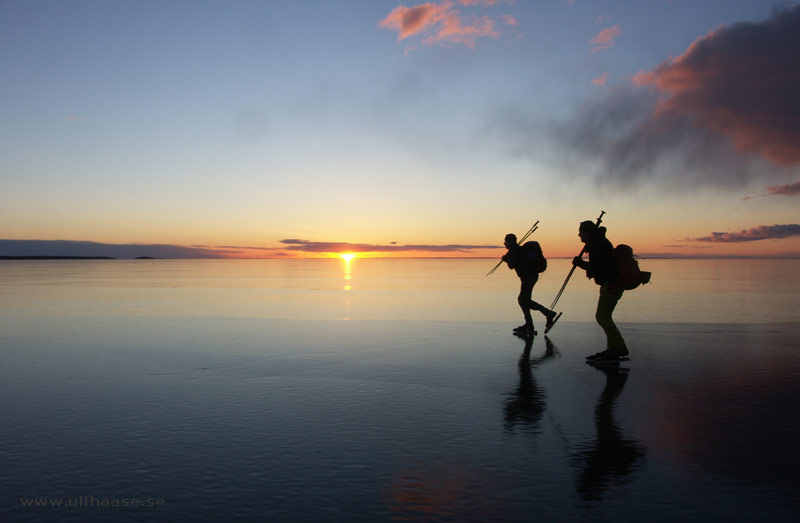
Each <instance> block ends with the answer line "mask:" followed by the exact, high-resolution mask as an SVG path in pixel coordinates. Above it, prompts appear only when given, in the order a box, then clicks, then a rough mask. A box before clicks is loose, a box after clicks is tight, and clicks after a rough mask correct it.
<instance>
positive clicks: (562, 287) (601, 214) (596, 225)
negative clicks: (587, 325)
mask: <svg viewBox="0 0 800 523" xmlns="http://www.w3.org/2000/svg"><path fill="white" fill-rule="evenodd" d="M605 213H606V211H600V216H598V217H597V222H596V223H595V224H594V226H595V228H597V227H600V222H601V221H603V215H604V214H605ZM585 252H586V244H584V246H583V249H581V252H580V254H578V258H580V257H582V256H583V253H585ZM575 267H577V266H576V265H573V266H572V268H571V269H570V270H569V274H567V279H566V280H564V285H562V286H561V289H560V290H559V291H558V294H556V298H555V299H554V300H553V304H552V305H550V310H553V309H555V308H556V303H558V299H559V298H561V294H562V293H563V292H564V289H566V287H567V283H569V279H570V278H572V273H573V272H575ZM559 316H560V315H559Z"/></svg>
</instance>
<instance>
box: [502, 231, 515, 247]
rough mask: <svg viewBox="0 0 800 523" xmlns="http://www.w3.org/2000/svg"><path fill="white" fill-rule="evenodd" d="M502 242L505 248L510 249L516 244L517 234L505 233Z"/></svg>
mask: <svg viewBox="0 0 800 523" xmlns="http://www.w3.org/2000/svg"><path fill="white" fill-rule="evenodd" d="M503 244H504V245H505V246H506V249H510V248H511V247H514V246H516V245H517V235H516V234H513V233H508V234H506V238H505V240H503Z"/></svg>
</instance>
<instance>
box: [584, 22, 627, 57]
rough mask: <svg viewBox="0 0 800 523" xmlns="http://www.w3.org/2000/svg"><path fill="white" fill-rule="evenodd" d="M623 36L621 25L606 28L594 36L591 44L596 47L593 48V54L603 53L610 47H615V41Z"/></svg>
mask: <svg viewBox="0 0 800 523" xmlns="http://www.w3.org/2000/svg"><path fill="white" fill-rule="evenodd" d="M620 34H622V30H621V29H620V27H619V25H614V26H611V27H606V28H605V29H603V30H601V31H600V32H599V33H597V34H596V35H594V36H593V37H592V39H591V40H589V43H590V44H592V45H593V46H594V48H592V52H593V53H594V52H595V51H601V50H603V49H608V48H609V47H613V46H614V43H615V42H614V39H615V38H616V37H618V36H619V35H620Z"/></svg>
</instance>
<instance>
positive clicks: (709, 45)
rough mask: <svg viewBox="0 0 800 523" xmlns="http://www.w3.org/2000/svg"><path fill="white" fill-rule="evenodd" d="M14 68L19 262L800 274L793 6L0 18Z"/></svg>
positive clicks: (245, 6) (8, 195)
mask: <svg viewBox="0 0 800 523" xmlns="http://www.w3.org/2000/svg"><path fill="white" fill-rule="evenodd" d="M0 66H1V67H2V71H3V74H2V75H0V224H1V225H0V256H13V255H111V256H121V257H133V256H135V255H153V256H157V257H160V256H164V257H296V256H328V255H330V253H339V252H356V253H360V255H361V256H497V255H499V254H501V253H502V242H503V237H504V235H505V234H506V233H508V232H514V233H516V234H517V235H519V236H521V235H522V234H524V233H525V232H526V231H527V230H528V229H529V228H530V227H531V225H532V224H533V223H534V222H536V221H537V220H538V221H539V227H538V229H537V231H536V232H535V233H534V235H533V236H532V237H531V238H532V239H536V240H538V241H539V242H540V243H541V244H542V246H543V249H544V252H545V254H546V255H547V256H548V257H557V256H572V255H574V254H576V253H577V251H579V250H580V248H581V246H582V245H581V244H580V242H579V240H578V236H577V228H578V223H579V222H580V221H583V220H587V219H590V220H595V219H596V218H597V216H598V215H599V214H600V211H601V210H602V211H605V212H606V214H605V215H604V218H603V224H604V225H605V226H606V227H607V228H608V237H609V238H610V239H611V241H612V242H613V243H615V244H616V243H626V244H629V245H631V246H633V248H634V251H635V252H637V253H639V254H650V255H662V256H676V257H682V256H690V257H691V256H782V257H785V256H788V257H800V216H799V215H798V212H797V209H798V201H800V101H798V94H797V93H800V2H797V1H785V2H775V3H770V2H769V1H764V0H730V1H726V2H717V1H710V0H709V1H697V0H691V1H690V0H636V1H634V0H629V1H624V0H615V1H602V0H593V1H589V0H541V1H535V2H533V1H523V0H516V1H512V0H437V1H430V2H424V3H421V2H420V3H414V2H411V3H407V4H402V3H398V2H396V1H383V0H336V1H323V0H320V1H310V0H309V1H305V0H298V1H295V2H264V1H221V0H220V1H203V0H192V1H178V0H166V1H164V0H159V1H155V0H152V1H151V0H136V1H127V0H116V1H113V2H108V1H105V0H96V1H93V0H57V1H46V0H2V1H0ZM109 253H111V254H109Z"/></svg>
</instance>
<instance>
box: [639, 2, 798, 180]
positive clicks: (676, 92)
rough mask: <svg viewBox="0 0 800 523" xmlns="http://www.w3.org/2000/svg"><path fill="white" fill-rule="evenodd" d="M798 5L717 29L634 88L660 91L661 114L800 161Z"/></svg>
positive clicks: (743, 147) (770, 156) (743, 148)
mask: <svg viewBox="0 0 800 523" xmlns="http://www.w3.org/2000/svg"><path fill="white" fill-rule="evenodd" d="M798 48H800V6H798V7H795V8H792V9H786V10H782V11H778V12H776V14H775V15H774V16H773V17H772V18H771V19H768V20H766V21H764V22H760V23H751V22H742V23H737V24H734V25H732V26H730V27H719V28H717V29H715V30H714V31H711V32H709V33H708V34H707V35H705V36H702V37H700V38H698V39H697V40H696V41H695V42H693V43H692V44H691V45H690V46H689V47H688V48H687V49H686V51H685V52H684V53H683V54H682V55H680V56H678V57H676V58H672V57H670V58H669V59H667V60H666V61H664V62H663V63H662V64H661V65H659V66H658V67H656V68H655V69H653V70H652V71H640V72H639V73H637V74H636V76H635V77H634V78H633V82H634V83H635V84H636V85H640V86H642V85H645V86H653V87H654V88H656V89H657V90H658V91H659V92H660V93H661V94H662V99H661V101H660V102H659V104H658V108H657V114H672V115H676V116H688V117H691V118H692V119H694V120H695V121H696V122H698V123H700V124H702V125H704V126H705V127H706V128H708V129H711V130H713V131H715V132H718V133H721V134H724V135H727V136H728V137H729V138H731V139H732V141H733V143H734V144H735V146H736V148H737V150H739V151H740V152H755V153H759V154H761V155H762V156H763V157H764V158H766V159H767V160H770V161H771V162H773V163H775V164H778V165H784V166H788V165H793V164H798V163H800V103H798V93H800V53H797V49H798Z"/></svg>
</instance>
